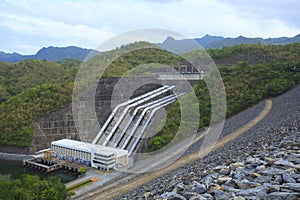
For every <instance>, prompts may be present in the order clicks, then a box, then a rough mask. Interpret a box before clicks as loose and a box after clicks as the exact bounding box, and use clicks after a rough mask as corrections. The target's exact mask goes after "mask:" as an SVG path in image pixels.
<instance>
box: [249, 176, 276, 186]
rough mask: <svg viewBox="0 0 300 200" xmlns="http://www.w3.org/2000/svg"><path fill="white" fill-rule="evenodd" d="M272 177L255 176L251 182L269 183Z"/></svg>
mask: <svg viewBox="0 0 300 200" xmlns="http://www.w3.org/2000/svg"><path fill="white" fill-rule="evenodd" d="M271 180H272V178H271V177H270V176H264V175H263V176H260V177H257V178H255V179H254V180H253V182H256V183H260V184H263V183H269V182H271Z"/></svg>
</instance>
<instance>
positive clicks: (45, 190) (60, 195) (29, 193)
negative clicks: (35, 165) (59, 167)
mask: <svg viewBox="0 0 300 200" xmlns="http://www.w3.org/2000/svg"><path fill="white" fill-rule="evenodd" d="M71 195H72V193H70V192H69V191H68V189H67V188H66V187H65V185H64V184H63V183H62V182H61V181H60V179H59V178H57V177H55V176H52V177H50V178H48V179H45V180H42V179H40V178H39V177H38V176H32V175H23V176H22V177H21V178H20V179H12V178H10V176H8V175H5V176H1V177H0V199H6V200H16V199H20V200H21V199H24V200H25V199H33V200H49V199H56V200H64V199H67V198H68V197H70V196H71Z"/></svg>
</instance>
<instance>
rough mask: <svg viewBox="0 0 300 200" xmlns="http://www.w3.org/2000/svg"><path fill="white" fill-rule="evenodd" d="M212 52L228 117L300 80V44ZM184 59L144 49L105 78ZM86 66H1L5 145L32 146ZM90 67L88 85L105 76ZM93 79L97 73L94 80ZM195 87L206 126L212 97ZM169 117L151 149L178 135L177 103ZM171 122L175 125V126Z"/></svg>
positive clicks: (0, 139) (1, 140) (0, 138)
mask: <svg viewBox="0 0 300 200" xmlns="http://www.w3.org/2000/svg"><path fill="white" fill-rule="evenodd" d="M139 45H141V43H135V44H131V45H129V46H124V47H121V48H119V49H116V50H113V51H110V52H106V53H103V54H101V55H99V56H97V57H95V58H94V59H93V60H91V61H89V62H87V66H88V65H92V64H93V63H95V62H100V61H101V60H109V59H111V58H115V57H118V56H119V55H121V54H122V52H124V51H126V50H128V49H130V48H135V47H137V46H139ZM141 46H143V45H141ZM149 47H151V45H150V44H149ZM208 52H209V54H210V55H211V56H212V58H213V59H214V61H215V62H216V63H217V66H218V67H219V70H220V72H221V75H222V78H223V80H224V84H225V87H226V88H225V89H226V93H227V116H231V115H233V114H235V113H237V112H239V111H241V110H243V109H245V108H247V107H249V106H251V105H253V104H255V103H256V102H258V101H260V100H261V99H263V98H267V97H272V96H276V95H278V94H281V93H283V92H285V91H287V90H288V89H290V88H292V87H293V86H295V85H296V84H298V83H299V80H300V56H299V55H300V44H299V43H295V44H289V45H278V46H270V45H239V46H234V47H226V48H223V49H218V50H216V49H211V50H208ZM192 53H193V52H192ZM181 61H182V60H181V59H180V58H179V57H177V56H176V55H173V54H170V53H168V52H166V51H164V50H158V49H151V48H148V49H140V50H137V51H132V52H130V53H128V54H126V55H122V56H121V57H119V58H118V59H116V60H115V61H114V62H113V63H112V64H111V65H110V66H109V68H108V69H107V70H106V71H105V72H104V74H103V76H102V77H109V76H122V75H124V74H126V72H127V71H128V70H129V69H133V68H134V67H135V66H138V65H140V64H146V63H152V62H158V63H161V64H172V63H173V64H174V63H180V62H181ZM80 64H81V62H80V61H77V60H64V61H62V62H49V61H41V60H26V61H22V62H19V63H14V64H8V63H0V145H8V146H20V147H24V146H30V143H31V140H32V138H33V137H34V131H33V127H32V125H33V122H34V121H35V119H36V118H39V117H42V116H44V115H47V114H49V113H51V112H53V111H56V110H58V109H60V108H62V107H63V106H64V105H65V104H68V103H70V102H71V100H72V88H73V82H74V79H75V76H76V73H77V70H78V68H79V66H80ZM89 69H90V70H87V71H86V74H83V77H81V79H80V81H81V83H82V84H83V85H86V84H88V83H89V80H91V79H95V78H98V77H100V75H99V73H100V72H101V73H102V72H103V71H101V70H100V71H97V70H96V71H94V69H91V68H89ZM85 75H86V76H85ZM87 75H91V76H92V78H90V77H88V76H87ZM194 88H195V92H196V94H197V97H198V100H199V106H200V114H201V118H200V119H199V122H200V126H199V128H201V127H203V126H206V125H207V124H208V122H209V119H210V97H209V95H208V91H207V88H206V85H205V83H204V82H203V81H199V83H198V84H196V85H195V86H194ZM178 113H179V114H178ZM168 115H169V116H172V118H171V117H170V118H168V121H167V124H166V125H165V127H164V128H163V129H162V131H161V132H160V133H159V134H158V135H157V136H156V137H154V138H152V139H151V140H150V145H149V150H150V151H151V150H155V149H157V148H160V147H161V146H162V145H164V144H166V143H168V142H169V141H170V139H172V137H173V135H172V133H173V132H174V130H176V126H177V125H176V124H177V123H176V120H177V119H178V118H179V116H180V112H178V106H177V107H176V104H174V106H172V107H171V109H170V110H169V112H168ZM170 119H173V120H175V121H173V122H172V123H170Z"/></svg>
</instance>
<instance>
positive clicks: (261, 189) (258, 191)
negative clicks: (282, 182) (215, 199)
mask: <svg viewBox="0 0 300 200" xmlns="http://www.w3.org/2000/svg"><path fill="white" fill-rule="evenodd" d="M267 191H268V187H266V186H257V187H255V188H249V189H246V190H241V191H240V192H238V193H237V196H242V197H251V196H256V197H259V196H261V195H264V194H266V193H267Z"/></svg>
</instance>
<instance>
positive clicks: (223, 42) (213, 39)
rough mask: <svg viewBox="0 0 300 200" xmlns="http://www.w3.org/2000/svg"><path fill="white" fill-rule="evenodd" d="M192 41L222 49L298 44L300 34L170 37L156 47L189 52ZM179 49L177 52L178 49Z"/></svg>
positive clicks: (207, 46) (203, 45) (205, 46)
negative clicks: (243, 45) (293, 35)
mask: <svg viewBox="0 0 300 200" xmlns="http://www.w3.org/2000/svg"><path fill="white" fill-rule="evenodd" d="M193 41H196V42H198V43H199V44H200V45H201V46H202V47H204V48H222V47H229V46H235V45H239V44H273V45H277V44H290V43H295V42H300V34H299V35H296V36H295V37H292V38H288V37H280V38H268V39H263V38H247V37H243V36H239V37H236V38H230V37H228V38H225V37H222V36H210V35H205V36H204V37H202V38H195V39H184V40H175V39H174V38H172V37H168V38H166V40H165V41H164V42H163V43H159V44H158V45H159V46H161V47H163V48H164V49H168V50H169V49H173V48H174V47H177V49H176V51H180V52H186V51H189V50H193V49H194V48H195V47H194V45H193V47H192V48H191V47H190V46H189V45H190V44H192V43H193ZM179 47H180V48H181V49H180V50H178V48H179Z"/></svg>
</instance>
